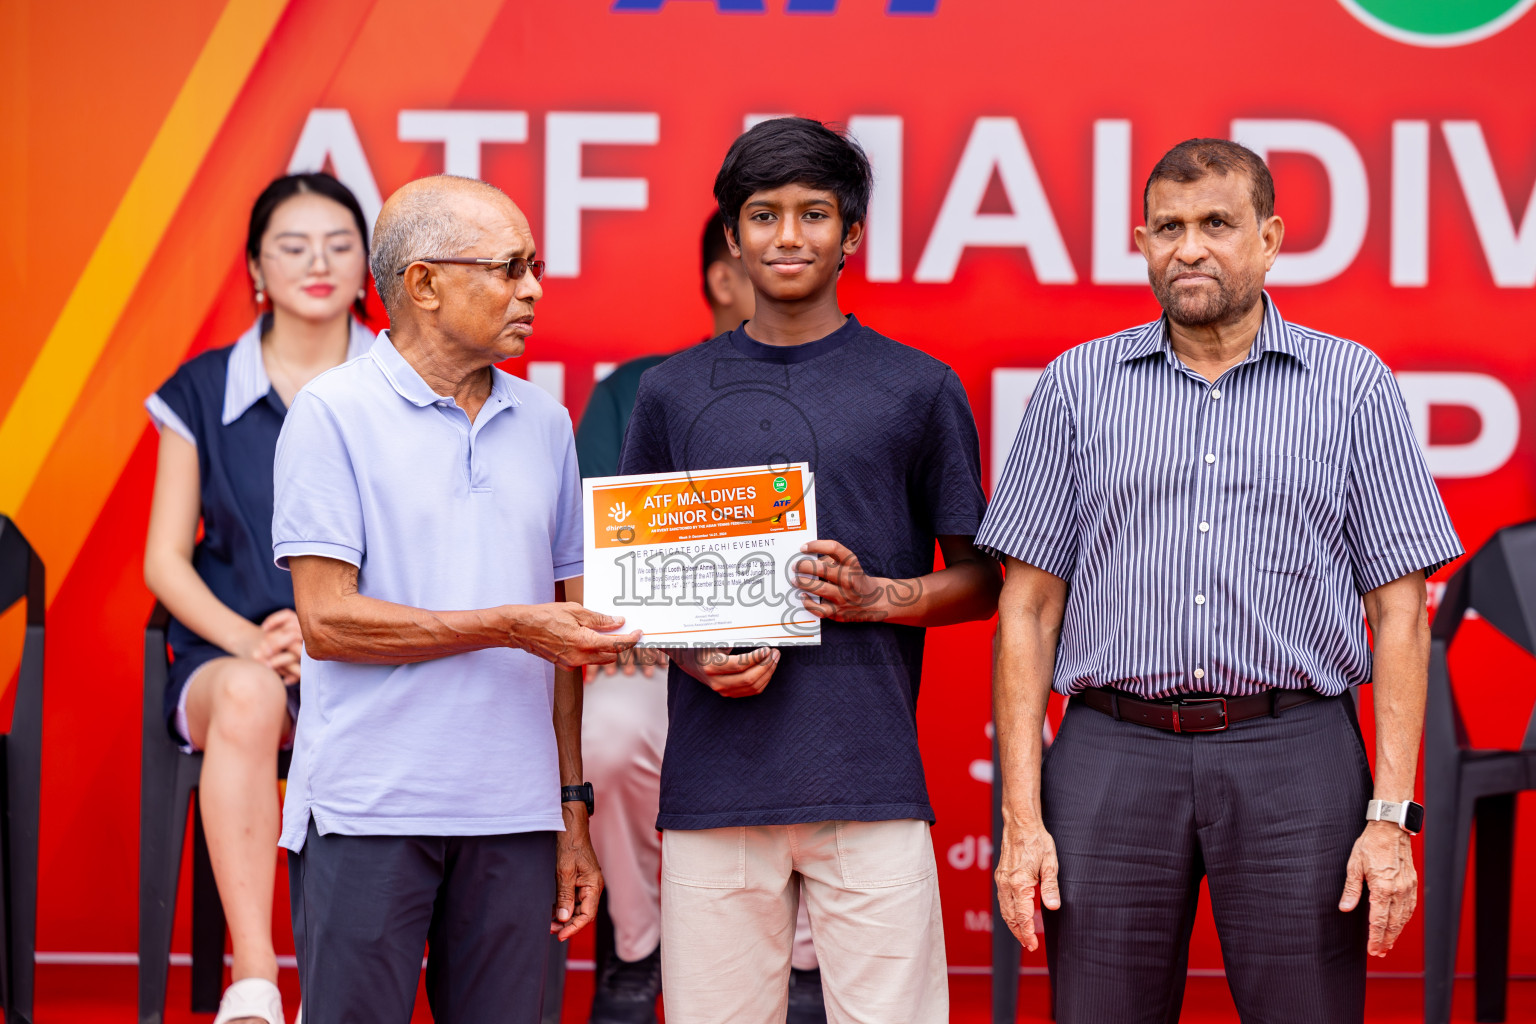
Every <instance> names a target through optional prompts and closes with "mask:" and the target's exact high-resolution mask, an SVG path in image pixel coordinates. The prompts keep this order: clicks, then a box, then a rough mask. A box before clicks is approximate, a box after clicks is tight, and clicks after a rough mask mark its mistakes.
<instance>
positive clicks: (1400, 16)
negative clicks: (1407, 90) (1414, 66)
mask: <svg viewBox="0 0 1536 1024" xmlns="http://www.w3.org/2000/svg"><path fill="white" fill-rule="evenodd" d="M1339 2H1340V3H1341V4H1343V5H1344V9H1345V10H1347V11H1349V13H1351V14H1353V15H1354V16H1355V17H1356V18H1358V19H1360V20H1361V21H1362V22H1364V23H1365V24H1366V25H1369V26H1370V27H1371V28H1373V29H1375V30H1376V31H1377V32H1380V33H1381V34H1382V35H1384V36H1386V37H1387V38H1389V39H1396V40H1397V41H1398V42H1400V43H1408V44H1410V45H1412V46H1463V45H1465V44H1467V43H1475V42H1477V41H1478V40H1479V39H1487V38H1488V37H1489V36H1491V35H1494V34H1495V33H1498V32H1502V31H1503V30H1504V29H1506V28H1508V27H1509V26H1510V25H1513V24H1514V23H1515V22H1517V21H1519V20H1520V18H1521V17H1522V16H1523V15H1524V14H1525V13H1526V12H1527V11H1529V10H1530V9H1531V7H1532V6H1533V5H1536V0H1339Z"/></svg>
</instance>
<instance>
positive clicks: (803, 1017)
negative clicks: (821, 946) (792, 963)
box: [785, 967, 827, 1024]
mask: <svg viewBox="0 0 1536 1024" xmlns="http://www.w3.org/2000/svg"><path fill="white" fill-rule="evenodd" d="M785 1024H827V1006H826V1003H824V1002H823V1001H822V997H821V968H820V967H814V968H812V969H811V970H809V971H802V970H798V969H797V968H794V967H791V968H790V969H789V1017H788V1018H787V1019H786V1021H785Z"/></svg>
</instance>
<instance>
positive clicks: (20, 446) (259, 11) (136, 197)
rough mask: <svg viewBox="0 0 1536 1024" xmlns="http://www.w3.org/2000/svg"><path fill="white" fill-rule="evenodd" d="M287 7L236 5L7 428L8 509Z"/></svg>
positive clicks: (2, 485)
mask: <svg viewBox="0 0 1536 1024" xmlns="http://www.w3.org/2000/svg"><path fill="white" fill-rule="evenodd" d="M286 6H287V0H229V3H228V4H227V5H226V6H225V8H224V11H223V13H222V14H220V15H219V20H218V22H217V23H216V24H215V25H214V28H213V32H212V33H210V34H209V37H208V41H207V43H206V44H204V46H203V49H202V52H201V53H200V54H198V58H197V62H196V63H195V64H193V66H192V71H191V73H190V74H188V75H187V80H186V82H185V83H184V84H183V85H182V87H181V91H180V92H179V93H178V94H177V96H176V100H175V102H174V103H172V104H171V109H170V111H169V112H168V113H167V114H166V117H165V121H164V122H163V123H162V124H161V126H160V130H159V131H158V132H157V133H156V134H155V139H154V141H153V142H152V143H151V144H150V147H149V151H148V152H147V153H146V154H145V156H144V161H143V162H142V163H141V164H140V165H139V169H138V172H137V173H135V174H134V176H133V180H132V181H131V182H130V183H129V185H128V190H127V192H126V193H124V195H123V198H122V201H121V202H120V203H119V204H118V207H117V210H116V212H114V213H113V215H112V220H111V221H110V222H109V223H108V224H107V229H106V231H105V232H103V234H102V237H101V241H100V242H99V243H97V246H96V249H95V251H94V252H93V253H92V254H91V258H90V261H89V262H88V263H87V264H86V266H85V271H84V272H83V273H82V274H81V275H80V279H79V281H77V282H76V283H75V287H74V290H73V291H71V292H70V296H69V299H68V301H66V302H65V304H64V309H63V310H62V312H60V314H59V318H58V320H57V321H55V322H54V325H53V329H52V330H51V331H50V332H49V333H48V340H47V341H46V342H44V343H43V348H42V351H41V352H40V353H38V357H37V360H36V361H35V362H34V363H33V364H32V369H31V371H30V372H29V373H28V374H27V379H26V381H25V382H24V383H23V384H22V386H21V390H20V392H19V393H18V394H17V395H16V400H15V401H14V402H13V403H12V404H11V407H10V409H9V410H8V411H7V413H6V416H5V422H4V423H3V424H0V510H4V511H8V512H13V513H14V512H15V511H16V510H17V509H19V508H20V507H21V503H22V501H23V499H25V497H26V495H27V492H28V491H29V490H30V489H31V487H32V482H33V481H34V480H35V479H36V478H37V474H38V472H39V471H40V470H41V469H42V466H43V462H44V460H45V459H46V458H47V456H48V452H49V451H50V450H51V449H52V447H53V443H54V440H55V439H56V438H57V437H58V435H59V432H60V430H62V429H63V427H64V424H65V422H66V421H67V419H68V417H69V415H70V413H71V411H72V409H73V408H74V405H75V402H76V401H77V400H78V399H79V397H80V393H81V392H82V391H83V390H84V388H85V384H86V381H87V380H88V379H89V378H90V375H91V372H92V371H93V370H94V369H95V366H96V362H97V360H98V359H100V358H101V354H102V351H103V350H104V349H105V348H106V345H107V341H108V339H109V338H110V337H111V336H112V330H113V328H114V327H115V326H116V325H117V321H118V318H119V317H120V316H121V315H122V312H123V309H124V308H125V307H126V306H127V304H128V300H129V299H130V298H131V297H132V295H133V293H134V290H135V289H136V288H137V287H138V284H139V281H140V279H141V278H142V277H143V276H144V271H145V270H146V269H147V268H148V266H149V261H150V258H151V257H152V256H153V254H154V252H155V249H156V247H157V246H158V245H159V243H160V239H161V237H162V236H163V235H164V234H165V231H166V228H167V227H168V226H169V225H170V223H171V218H172V217H173V216H174V214H175V212H176V209H177V207H178V206H179V205H180V203H181V200H182V197H183V196H184V195H185V194H186V192H187V189H188V188H189V187H190V186H191V184H192V181H193V178H194V177H195V176H196V174H197V170H198V168H199V167H200V166H201V165H202V162H203V158H204V156H206V155H207V152H208V149H209V147H210V146H212V144H213V140H214V137H215V136H216V135H217V134H218V131H219V129H220V128H221V127H222V126H223V124H224V119H225V117H226V116H227V115H228V113H229V109H230V107H231V106H233V105H234V102H235V99H236V97H237V96H239V94H240V89H241V86H243V85H244V83H245V80H246V77H247V76H248V75H249V74H250V72H251V68H252V67H253V66H254V65H255V63H256V59H257V57H259V56H260V55H261V51H262V49H263V48H264V47H265V46H266V43H267V39H268V38H269V37H270V36H271V34H272V30H273V28H274V27H275V26H276V24H277V21H278V18H279V17H280V16H281V15H282V13H283V9H284V8H285V7H286Z"/></svg>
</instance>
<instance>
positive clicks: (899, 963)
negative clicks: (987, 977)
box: [661, 820, 949, 1024]
mask: <svg viewBox="0 0 1536 1024" xmlns="http://www.w3.org/2000/svg"><path fill="white" fill-rule="evenodd" d="M802 902H803V903H804V905H805V908H806V910H807V911H808V913H809V917H810V924H811V931H812V934H813V935H814V936H815V941H816V954H817V957H818V959H819V960H820V962H821V982H822V989H823V991H824V992H825V994H826V1004H827V1020H828V1022H829V1024H854V1022H859V1024H942V1022H944V1021H947V1020H948V1019H949V977H948V971H947V966H946V963H945V959H944V925H943V921H942V919H941V916H940V913H939V881H938V874H937V870H936V865H935V862H934V856H933V842H932V840H931V839H930V838H929V835H928V824H927V822H922V821H913V820H902V821H874V822H865V821H818V822H811V823H808V824H804V825H760V826H753V827H748V828H716V829H702V830H698V831H683V830H668V831H667V832H665V833H664V834H663V837H662V855H661V921H662V928H661V935H662V944H661V975H662V995H663V998H664V999H665V1001H666V1011H667V1024H718V1022H721V1021H730V1022H731V1024H782V1022H783V1020H784V1017H785V1014H786V1013H787V999H788V993H787V989H786V983H787V982H788V980H789V967H790V947H791V944H792V940H793V935H794V928H795V917H796V912H797V910H798V907H799V905H800V904H801V903H802Z"/></svg>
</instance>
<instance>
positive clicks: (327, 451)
mask: <svg viewBox="0 0 1536 1024" xmlns="http://www.w3.org/2000/svg"><path fill="white" fill-rule="evenodd" d="M491 372H492V374H493V379H492V384H491V396H490V398H489V399H487V401H486V403H485V405H484V407H483V408H482V409H481V410H480V413H479V415H478V417H477V418H476V419H475V422H474V423H473V425H471V423H470V422H469V417H468V416H467V415H466V414H465V413H464V411H463V410H462V409H461V408H459V407H458V405H457V404H455V402H454V401H453V399H451V398H444V397H442V396H440V395H437V394H435V393H434V392H433V391H432V389H431V388H430V387H428V386H427V383H426V382H425V381H424V380H422V379H421V376H420V375H419V374H418V373H417V372H416V371H415V370H414V369H412V368H411V366H410V364H409V363H407V362H406V361H405V360H404V359H403V358H401V356H400V354H399V353H398V352H396V351H395V347H394V345H393V344H391V343H390V340H389V332H388V331H385V332H384V333H382V334H380V335H379V337H378V339H377V340H376V341H375V342H374V343H373V346H372V348H370V349H369V350H368V353H367V354H366V355H364V356H362V357H360V358H358V359H354V360H352V361H351V362H348V363H346V364H344V365H342V366H338V367H336V368H335V369H333V370H330V371H328V372H326V373H323V374H321V375H320V376H319V377H316V378H315V379H314V380H313V381H312V382H311V383H310V384H309V386H308V387H306V388H305V389H304V390H303V391H301V392H300V393H299V395H298V397H297V398H295V399H294V402H293V407H292V408H291V409H290V410H289V412H288V417H287V419H286V421H285V422H284V424H283V432H282V435H281V436H280V437H279V438H278V442H277V458H276V463H275V466H274V474H275V481H274V482H275V501H274V510H273V516H272V549H273V553H274V555H275V557H276V561H277V564H278V565H279V566H281V567H283V568H287V562H288V559H289V558H290V557H292V556H294V555H323V556H325V557H327V558H336V559H340V560H341V561H344V562H348V563H351V564H352V565H355V566H357V567H358V591H359V592H360V593H361V594H363V595H364V596H367V597H374V598H378V599H380V600H383V601H392V602H395V603H397V604H403V605H408V606H410V607H413V608H423V609H428V610H441V611H449V610H453V611H459V610H465V609H474V608H490V607H495V606H497V605H504V604H539V603H543V602H547V601H552V600H554V596H555V581H556V580H562V579H568V578H570V577H572V576H579V575H581V572H582V537H581V478H580V474H579V472H578V470H577V468H576V446H575V440H574V438H573V436H572V433H571V419H570V415H569V414H568V413H567V412H566V410H565V409H564V408H563V407H562V406H560V405H559V404H557V403H556V402H555V400H554V399H553V398H551V397H550V396H548V395H547V394H545V393H544V392H543V391H541V390H539V389H538V388H537V387H534V386H532V385H530V384H528V383H526V382H525V381H523V380H520V379H518V378H516V377H513V376H511V375H510V374H507V373H504V372H502V371H501V370H497V369H492V371H491ZM303 687H304V703H303V707H302V710H301V711H300V714H299V722H298V729H297V733H296V735H295V738H294V745H293V764H292V766H291V768H290V770H289V775H288V795H287V798H286V800H285V802H284V806H283V834H282V839H281V840H280V844H281V845H282V846H284V847H287V848H288V849H290V850H293V851H295V852H297V851H298V850H300V849H301V848H302V847H303V845H304V837H305V835H306V833H307V831H308V827H309V819H310V817H311V816H313V817H314V819H315V825H316V827H317V829H318V830H319V832H320V833H321V834H322V835H324V834H329V833H332V832H338V833H341V834H343V835H432V836H470V835H500V834H504V833H510V832H532V831H541V830H559V829H561V828H562V823H561V814H560V773H559V764H558V760H557V756H556V750H555V735H554V726H553V723H552V715H553V700H554V667H553V666H552V665H550V664H549V663H548V662H546V661H543V660H542V659H540V658H537V657H535V656H534V655H532V654H528V653H527V652H525V651H517V650H511V649H507V648H496V649H491V650H484V651H475V652H472V653H468V654H456V655H453V656H451V657H445V658H435V659H432V660H430V661H423V662H417V663H415V664H410V665H361V664H350V663H345V662H339V661H316V660H315V659H313V658H311V657H310V656H309V655H308V654H305V655H304V664H303Z"/></svg>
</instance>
